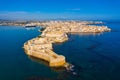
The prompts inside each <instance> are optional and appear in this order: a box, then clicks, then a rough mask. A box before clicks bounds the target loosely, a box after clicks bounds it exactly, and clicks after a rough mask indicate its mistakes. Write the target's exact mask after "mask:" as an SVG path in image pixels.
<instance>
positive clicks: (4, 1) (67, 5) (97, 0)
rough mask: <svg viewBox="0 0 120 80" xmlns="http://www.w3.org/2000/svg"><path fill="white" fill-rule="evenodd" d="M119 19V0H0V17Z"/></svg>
mask: <svg viewBox="0 0 120 80" xmlns="http://www.w3.org/2000/svg"><path fill="white" fill-rule="evenodd" d="M56 18H59V19H60V18H65V19H95V20H97V19H119V20H120V0H0V19H36V20H37V19H39V20H40V19H56Z"/></svg>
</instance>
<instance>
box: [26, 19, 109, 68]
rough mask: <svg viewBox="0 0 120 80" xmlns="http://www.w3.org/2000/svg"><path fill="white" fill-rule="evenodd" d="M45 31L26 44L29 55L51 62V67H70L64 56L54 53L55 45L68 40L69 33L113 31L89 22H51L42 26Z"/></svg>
mask: <svg viewBox="0 0 120 80" xmlns="http://www.w3.org/2000/svg"><path fill="white" fill-rule="evenodd" d="M42 26H43V27H45V29H44V30H43V31H42V34H41V35H40V37H36V38H34V39H31V40H29V41H27V42H26V43H25V44H24V49H25V52H26V54H27V55H29V56H33V57H36V58H40V59H43V60H45V61H48V62H49V66H50V67H66V68H67V67H68V66H69V64H68V63H67V62H66V59H65V57H64V56H63V55H58V54H57V53H55V52H54V51H53V47H52V44H53V43H57V42H59V43H62V42H65V41H66V40H68V36H67V34H68V33H102V32H106V31H111V29H110V28H108V27H107V26H95V25H88V22H87V21H86V22H79V21H50V22H46V23H44V24H42Z"/></svg>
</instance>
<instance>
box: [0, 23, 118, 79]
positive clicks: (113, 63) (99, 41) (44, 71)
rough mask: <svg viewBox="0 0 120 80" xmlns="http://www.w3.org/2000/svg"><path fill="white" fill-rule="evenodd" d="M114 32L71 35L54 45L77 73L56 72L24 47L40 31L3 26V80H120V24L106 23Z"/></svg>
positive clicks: (0, 66)
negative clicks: (32, 56)
mask: <svg viewBox="0 0 120 80" xmlns="http://www.w3.org/2000/svg"><path fill="white" fill-rule="evenodd" d="M105 25H107V26H109V27H110V28H111V29H112V31H111V32H105V33H102V34H69V35H68V36H69V40H68V41H66V42H64V43H61V44H60V43H57V44H54V45H53V48H54V51H55V52H56V53H58V54H62V55H64V56H65V57H66V60H67V62H69V63H71V64H73V65H74V66H75V67H74V68H73V71H66V70H62V69H54V68H50V67H48V66H47V63H46V62H44V61H41V60H39V61H38V60H36V59H34V58H30V57H28V56H27V55H26V54H25V52H24V50H23V48H22V47H23V44H24V42H26V41H27V40H29V39H32V38H34V37H36V36H38V35H39V34H40V32H38V28H35V29H31V30H26V29H25V28H23V27H15V26H0V80H120V69H119V68H120V23H119V22H106V24H105Z"/></svg>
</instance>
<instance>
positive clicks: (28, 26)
mask: <svg viewBox="0 0 120 80" xmlns="http://www.w3.org/2000/svg"><path fill="white" fill-rule="evenodd" d="M25 27H26V28H31V27H36V25H34V24H32V23H31V24H26V25H25Z"/></svg>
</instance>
